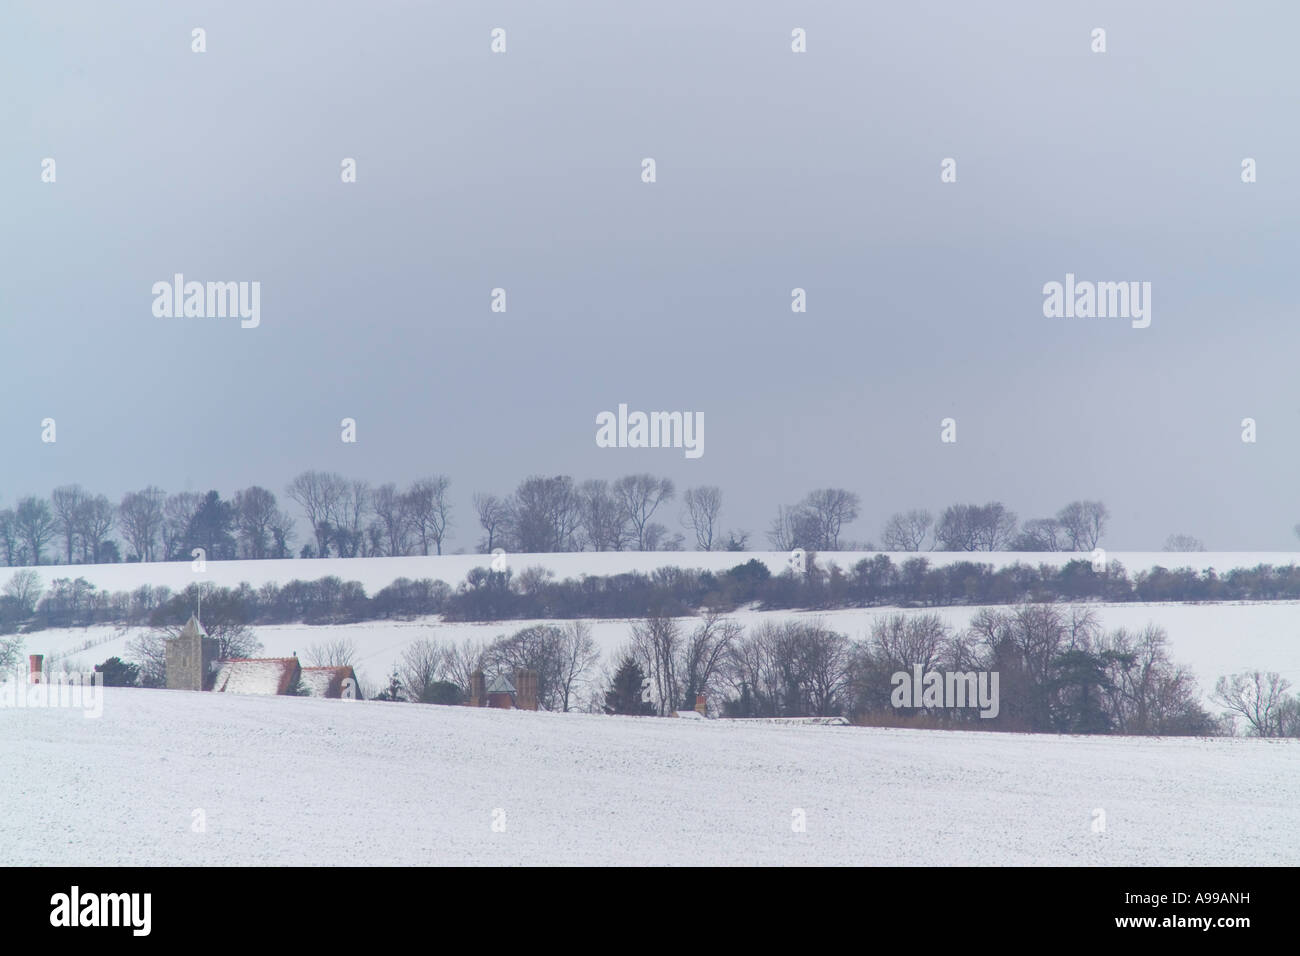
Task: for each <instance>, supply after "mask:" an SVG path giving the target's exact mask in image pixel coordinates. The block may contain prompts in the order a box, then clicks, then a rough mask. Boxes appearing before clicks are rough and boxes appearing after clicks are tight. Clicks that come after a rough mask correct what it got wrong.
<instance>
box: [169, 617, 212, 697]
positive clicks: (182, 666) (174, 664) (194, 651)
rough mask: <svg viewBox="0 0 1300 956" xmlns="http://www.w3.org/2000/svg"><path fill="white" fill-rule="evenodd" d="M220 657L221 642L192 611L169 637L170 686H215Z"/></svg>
mask: <svg viewBox="0 0 1300 956" xmlns="http://www.w3.org/2000/svg"><path fill="white" fill-rule="evenodd" d="M216 659H217V642H216V641H215V640H214V639H213V638H210V637H208V635H207V632H206V631H204V630H203V625H202V624H200V623H199V619H198V618H197V617H195V616H194V615H192V614H191V615H190V619H189V621H188V622H187V623H186V624H185V627H184V628H183V629H182V630H181V632H180V634H179V635H177V636H176V637H173V638H169V639H168V641H167V689H168V690H211V688H212V665H213V664H214V663H215V662H216Z"/></svg>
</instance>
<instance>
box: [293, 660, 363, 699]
mask: <svg viewBox="0 0 1300 956" xmlns="http://www.w3.org/2000/svg"><path fill="white" fill-rule="evenodd" d="M356 679H357V675H356V672H355V671H353V670H352V668H351V667H304V668H303V669H302V686H303V687H304V688H306V690H307V696H308V697H336V698H337V697H342V696H343V682H344V681H346V680H351V681H352V682H353V684H352V687H353V692H354V693H355V689H356Z"/></svg>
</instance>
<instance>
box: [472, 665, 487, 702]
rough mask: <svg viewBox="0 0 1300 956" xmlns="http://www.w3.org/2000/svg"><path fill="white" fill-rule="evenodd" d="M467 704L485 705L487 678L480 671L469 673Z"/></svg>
mask: <svg viewBox="0 0 1300 956" xmlns="http://www.w3.org/2000/svg"><path fill="white" fill-rule="evenodd" d="M469 705H470V706H471V707H486V706H487V680H486V679H485V678H484V677H483V672H482V671H475V672H474V673H472V674H470V675H469Z"/></svg>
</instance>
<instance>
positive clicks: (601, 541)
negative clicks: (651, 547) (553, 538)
mask: <svg viewBox="0 0 1300 956" xmlns="http://www.w3.org/2000/svg"><path fill="white" fill-rule="evenodd" d="M578 498H579V507H580V508H581V511H582V529H583V531H584V532H585V533H586V536H587V543H588V544H590V545H591V547H592V550H593V551H622V550H623V546H624V544H626V543H627V520H626V517H625V515H624V513H623V509H622V507H621V505H620V502H619V500H618V498H617V497H615V495H614V493H613V492H612V491H610V488H609V482H607V481H605V480H603V479H591V480H588V481H584V482H583V483H582V485H581V486H579V488H578Z"/></svg>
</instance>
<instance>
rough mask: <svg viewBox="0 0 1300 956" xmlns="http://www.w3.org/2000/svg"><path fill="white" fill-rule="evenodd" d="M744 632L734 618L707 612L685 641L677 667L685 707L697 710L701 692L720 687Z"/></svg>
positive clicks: (682, 702)
mask: <svg viewBox="0 0 1300 956" xmlns="http://www.w3.org/2000/svg"><path fill="white" fill-rule="evenodd" d="M743 633H744V628H742V627H741V626H740V625H739V624H737V623H736V622H735V621H733V620H731V619H730V618H727V617H724V616H722V615H721V614H719V613H718V612H717V611H713V610H708V609H706V610H705V611H704V616H703V620H701V621H700V623H699V625H698V626H696V627H695V629H694V630H692V631H691V633H690V634H689V635H688V636H687V637H686V639H685V640H684V641H682V642H681V650H680V660H679V662H678V664H677V666H676V667H675V668H674V670H675V672H676V673H677V674H678V675H679V676H680V679H681V684H682V688H681V693H682V700H681V706H682V708H683V709H685V710H691V709H693V708H694V707H695V698H696V696H697V695H698V694H708V693H710V692H711V691H713V690H715V689H717V683H718V681H719V679H720V677H721V673H722V669H723V667H724V665H725V664H726V661H727V659H728V656H729V655H730V653H731V648H732V646H733V645H734V644H735V643H736V642H737V641H738V640H740V638H741V636H742V635H743Z"/></svg>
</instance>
